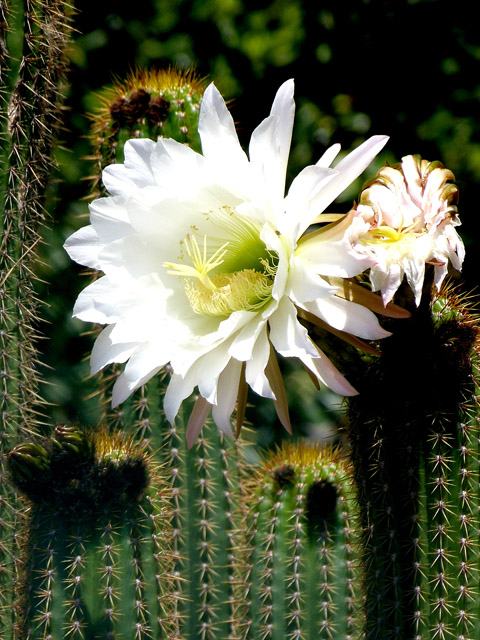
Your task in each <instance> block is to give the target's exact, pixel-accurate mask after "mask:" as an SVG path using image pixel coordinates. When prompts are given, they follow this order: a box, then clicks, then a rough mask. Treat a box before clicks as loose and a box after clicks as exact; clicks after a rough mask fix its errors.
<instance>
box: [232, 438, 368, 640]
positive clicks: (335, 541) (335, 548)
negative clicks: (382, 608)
mask: <svg viewBox="0 0 480 640" xmlns="http://www.w3.org/2000/svg"><path fill="white" fill-rule="evenodd" d="M247 501H248V505H249V507H250V509H249V514H248V523H249V525H248V531H249V549H250V551H249V557H248V566H249V575H248V584H249V590H248V596H247V597H248V612H247V614H246V616H245V621H244V624H245V626H246V630H245V633H246V637H247V638H251V639H252V640H257V639H259V638H262V639H271V640H283V639H284V638H305V640H307V639H311V640H314V639H322V638H325V639H326V638H345V639H346V638H350V639H354V638H360V637H361V629H362V622H361V619H360V618H359V613H361V611H360V610H359V608H360V605H361V596H362V591H361V575H360V566H359V554H358V541H359V534H358V513H357V508H356V504H355V496H354V492H353V486H352V482H351V480H350V477H349V469H348V465H346V464H345V461H344V460H342V457H341V454H340V452H339V451H338V450H332V449H331V448H328V447H327V448H320V447H317V446H312V445H296V444H288V445H287V446H286V447H284V448H283V449H282V450H280V451H279V452H278V453H276V454H274V455H273V456H271V457H269V458H267V460H266V461H265V463H264V465H263V467H262V470H261V472H259V473H258V475H257V474H256V476H255V480H254V481H253V482H252V483H251V487H250V489H249V491H248V493H247Z"/></svg>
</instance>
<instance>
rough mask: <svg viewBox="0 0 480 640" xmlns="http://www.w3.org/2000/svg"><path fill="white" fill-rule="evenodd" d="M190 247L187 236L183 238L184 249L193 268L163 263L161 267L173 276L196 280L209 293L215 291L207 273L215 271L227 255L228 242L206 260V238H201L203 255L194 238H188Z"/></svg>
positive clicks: (185, 265)
mask: <svg viewBox="0 0 480 640" xmlns="http://www.w3.org/2000/svg"><path fill="white" fill-rule="evenodd" d="M190 242H191V247H190V245H189V242H188V236H187V238H185V249H186V250H187V254H188V257H189V258H190V260H191V261H192V264H193V267H192V266H190V265H188V264H178V263H174V262H164V263H163V266H164V267H167V269H168V271H167V273H168V274H170V275H173V276H183V277H184V278H198V279H199V280H200V282H201V283H202V284H203V285H204V286H205V287H206V288H207V289H210V290H211V291H216V290H217V287H216V286H215V284H214V283H213V282H212V280H211V279H210V278H209V276H208V273H209V272H210V271H213V269H216V267H218V266H220V265H221V264H222V262H223V257H224V255H225V254H226V253H227V250H226V247H227V245H228V242H225V244H224V245H222V246H221V247H220V249H217V251H215V253H214V254H213V255H212V256H211V257H210V258H208V259H207V236H203V255H202V253H201V252H200V247H199V246H198V242H197V239H196V238H195V236H191V237H190Z"/></svg>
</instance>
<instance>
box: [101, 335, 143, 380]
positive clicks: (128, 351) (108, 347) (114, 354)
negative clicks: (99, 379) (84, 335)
mask: <svg viewBox="0 0 480 640" xmlns="http://www.w3.org/2000/svg"><path fill="white" fill-rule="evenodd" d="M114 328H115V325H109V326H108V327H106V328H105V329H104V330H103V331H102V332H101V333H100V335H99V336H98V338H97V339H96V340H95V344H94V345H93V349H92V355H91V357H90V373H92V374H94V373H98V371H100V369H103V367H105V366H106V365H107V364H112V363H113V362H119V363H121V362H126V361H127V360H128V358H130V356H131V355H132V354H133V352H134V351H135V349H136V348H137V347H138V342H130V343H121V342H114V341H112V339H111V333H112V330H113V329H114Z"/></svg>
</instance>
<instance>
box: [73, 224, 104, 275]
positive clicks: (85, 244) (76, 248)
mask: <svg viewBox="0 0 480 640" xmlns="http://www.w3.org/2000/svg"><path fill="white" fill-rule="evenodd" d="M103 246H104V243H103V242H102V241H101V240H100V238H99V237H98V234H97V232H96V231H95V229H94V228H93V227H92V226H91V225H89V226H87V227H82V228H81V229H79V230H78V231H75V233H72V235H71V236H70V237H69V238H67V240H66V241H65V244H64V245H63V248H64V249H65V251H66V252H67V253H68V255H69V256H70V258H71V259H72V260H75V262H78V264H83V265H85V266H86V267H90V268H91V269H101V266H100V262H99V260H98V254H99V252H100V251H101V249H102V248H103Z"/></svg>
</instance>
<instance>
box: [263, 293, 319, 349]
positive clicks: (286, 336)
mask: <svg viewBox="0 0 480 640" xmlns="http://www.w3.org/2000/svg"><path fill="white" fill-rule="evenodd" d="M269 325H270V341H271V343H272V344H273V346H274V347H275V350H276V351H278V353H280V354H281V355H282V356H285V357H287V358H295V357H297V358H301V356H302V355H304V354H308V355H309V356H316V355H317V349H316V347H315V345H314V344H313V343H312V341H311V340H310V338H309V337H308V331H307V330H306V329H305V327H304V326H303V325H301V324H300V323H299V321H298V320H297V312H296V309H295V307H294V306H293V304H292V303H291V302H290V300H289V299H288V298H283V299H282V300H281V301H280V304H279V305H278V309H277V310H276V311H275V313H274V314H273V315H272V317H271V318H270V320H269Z"/></svg>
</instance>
